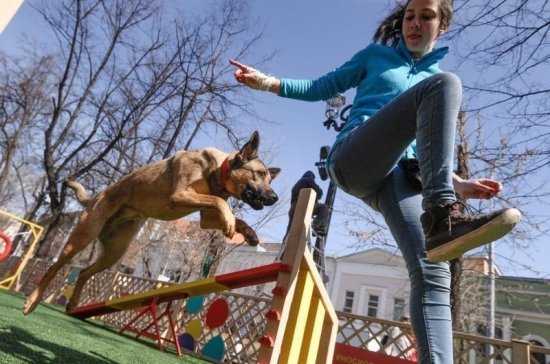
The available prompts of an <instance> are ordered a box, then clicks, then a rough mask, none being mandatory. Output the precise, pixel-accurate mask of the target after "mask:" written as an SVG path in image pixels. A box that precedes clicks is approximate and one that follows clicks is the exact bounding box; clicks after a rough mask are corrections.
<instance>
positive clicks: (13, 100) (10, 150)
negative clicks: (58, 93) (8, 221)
mask: <svg viewBox="0 0 550 364" xmlns="http://www.w3.org/2000/svg"><path fill="white" fill-rule="evenodd" d="M52 61H53V60H52V57H51V56H50V55H44V56H39V55H35V56H33V57H25V58H23V57H10V56H9V55H7V54H4V53H0V80H1V81H0V156H1V159H0V199H1V200H0V201H2V203H1V204H2V205H5V204H7V203H8V200H9V197H10V192H11V193H13V192H15V191H17V192H19V193H23V192H24V191H25V188H24V186H25V185H24V184H22V185H20V184H19V183H16V181H17V179H16V178H15V175H14V171H16V170H24V169H27V170H29V171H31V170H32V169H33V168H36V160H33V158H32V156H33V155H34V153H33V152H32V148H33V147H36V146H35V145H33V134H35V133H36V132H37V131H38V130H39V127H40V125H39V123H37V122H36V119H37V118H39V116H40V114H41V113H42V110H43V109H44V108H45V106H46V103H47V100H48V97H47V96H48V94H49V92H50V84H51V82H50V81H51V80H50V77H49V74H50V72H51V71H52V68H53V64H52ZM8 182H9V183H8ZM22 182H29V181H22ZM17 186H19V188H17V190H16V187H17Z"/></svg>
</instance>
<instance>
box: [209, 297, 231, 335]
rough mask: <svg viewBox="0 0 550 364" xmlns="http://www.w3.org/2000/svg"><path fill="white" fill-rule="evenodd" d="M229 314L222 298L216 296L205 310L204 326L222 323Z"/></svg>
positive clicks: (212, 326) (211, 326)
mask: <svg viewBox="0 0 550 364" xmlns="http://www.w3.org/2000/svg"><path fill="white" fill-rule="evenodd" d="M228 316H229V306H228V305H227V302H226V301H225V300H224V299H223V298H218V299H217V300H215V301H214V302H212V303H211V304H210V306H209V307H208V311H206V326H208V327H209V328H210V329H215V328H216V327H218V326H220V325H222V324H223V323H224V322H225V320H227V317H228Z"/></svg>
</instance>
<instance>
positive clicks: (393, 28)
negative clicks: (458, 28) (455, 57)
mask: <svg viewBox="0 0 550 364" xmlns="http://www.w3.org/2000/svg"><path fill="white" fill-rule="evenodd" d="M438 1H439V16H440V19H441V28H442V29H448V28H449V26H450V25H451V19H452V17H453V0H438ZM410 2H411V0H407V2H406V3H398V4H397V5H396V6H395V8H394V9H393V11H392V12H391V13H390V14H389V15H388V16H387V17H385V18H384V19H383V20H382V21H381V22H380V24H379V25H378V28H377V29H376V32H375V33H374V35H373V37H372V41H373V42H375V43H380V44H382V45H389V46H391V47H396V46H397V44H398V43H399V39H400V38H401V27H402V26H403V17H404V16H405V10H406V9H407V6H408V5H409V3H410Z"/></svg>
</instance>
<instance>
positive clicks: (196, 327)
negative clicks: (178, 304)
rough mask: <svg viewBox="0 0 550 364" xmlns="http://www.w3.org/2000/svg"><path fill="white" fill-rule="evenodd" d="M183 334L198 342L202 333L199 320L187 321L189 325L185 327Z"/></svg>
mask: <svg viewBox="0 0 550 364" xmlns="http://www.w3.org/2000/svg"><path fill="white" fill-rule="evenodd" d="M185 333H186V334H189V335H191V336H192V337H193V339H195V340H198V339H199V336H200V335H201V333H202V322H201V320H199V319H194V320H191V321H189V323H188V324H187V325H186V326H185Z"/></svg>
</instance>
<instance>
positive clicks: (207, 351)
mask: <svg viewBox="0 0 550 364" xmlns="http://www.w3.org/2000/svg"><path fill="white" fill-rule="evenodd" d="M224 353H225V344H224V343H223V339H222V337H221V336H219V335H218V336H214V337H213V338H212V339H210V340H208V342H207V343H206V345H204V347H203V348H202V350H201V354H202V355H204V356H206V357H208V358H210V359H212V360H214V361H217V362H221V361H222V359H223V355H224Z"/></svg>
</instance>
